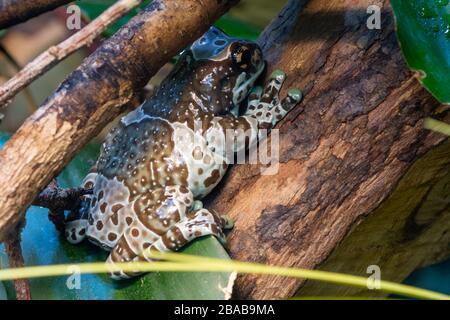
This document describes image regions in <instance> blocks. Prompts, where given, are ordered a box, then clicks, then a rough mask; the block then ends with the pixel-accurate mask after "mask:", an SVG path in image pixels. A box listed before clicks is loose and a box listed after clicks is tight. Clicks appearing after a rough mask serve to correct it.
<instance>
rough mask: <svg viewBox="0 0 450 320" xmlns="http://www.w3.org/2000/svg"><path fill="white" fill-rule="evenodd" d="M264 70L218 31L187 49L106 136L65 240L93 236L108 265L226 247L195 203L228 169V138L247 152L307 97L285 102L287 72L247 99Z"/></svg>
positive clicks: (214, 219) (218, 222) (294, 94)
mask: <svg viewBox="0 0 450 320" xmlns="http://www.w3.org/2000/svg"><path fill="white" fill-rule="evenodd" d="M264 67H265V63H264V60H263V57H262V53H261V50H260V48H259V47H258V46H257V45H256V44H255V43H252V42H248V41H243V40H239V39H236V38H231V37H228V36H227V35H226V34H224V33H223V32H222V31H221V30H219V29H217V28H214V27H213V28H211V29H210V30H209V31H208V32H207V33H206V34H205V35H204V36H203V37H202V38H200V39H199V40H197V41H196V42H195V43H194V44H193V45H192V46H191V47H190V49H188V50H185V51H184V52H183V53H182V55H181V57H180V58H179V61H178V62H177V64H176V66H175V68H174V70H173V71H172V73H171V74H170V75H169V76H168V77H167V79H165V81H164V82H163V83H162V84H161V86H160V88H159V90H158V91H157V92H156V93H155V95H154V96H153V97H151V98H150V99H149V100H148V101H146V102H145V103H144V104H143V105H141V106H140V107H139V108H137V109H136V110H134V111H132V112H130V113H129V114H128V115H126V116H125V117H123V118H122V119H121V121H120V122H119V123H118V124H117V125H116V126H115V127H113V128H112V129H111V131H110V132H109V134H108V136H107V138H106V141H105V142H104V144H103V146H102V150H101V154H100V157H99V159H98V161H97V165H96V168H95V170H93V171H92V172H91V173H89V174H88V176H87V177H86V178H85V180H84V187H86V188H93V195H92V196H90V197H89V199H87V201H86V203H87V205H86V206H85V208H84V209H83V210H81V214H80V216H77V217H71V218H70V219H69V221H68V222H67V227H66V238H67V240H68V241H70V242H71V243H79V242H80V241H82V240H83V239H84V238H85V237H87V238H88V239H89V240H90V241H91V242H93V243H95V244H97V245H99V246H101V247H102V248H104V249H106V250H108V251H110V255H109V258H108V262H109V263H116V262H133V261H150V260H151V259H150V257H149V256H148V250H146V249H149V248H150V249H154V250H158V251H161V252H164V251H169V250H178V249H179V248H181V247H183V246H184V245H185V244H187V243H188V242H190V241H191V240H193V239H195V238H197V237H201V236H205V235H214V236H216V237H217V238H218V239H219V240H220V241H222V242H225V236H224V234H223V231H222V230H223V229H224V228H229V227H231V226H232V224H231V222H230V221H229V220H227V219H226V218H224V217H221V216H219V215H217V214H215V213H213V212H210V211H208V210H207V209H204V208H202V206H201V202H199V201H196V200H198V199H201V198H202V197H204V196H206V195H207V194H208V193H209V192H210V191H211V190H212V189H213V188H214V187H215V186H216V185H217V184H218V183H219V181H220V180H221V178H222V177H223V175H224V174H225V171H226V169H227V167H228V164H229V163H230V161H229V160H230V159H229V156H228V157H227V152H226V150H225V149H226V148H227V147H226V143H224V141H225V136H226V130H230V129H232V130H235V132H238V131H239V130H242V132H245V134H246V139H237V138H236V139H235V141H232V143H231V147H232V148H233V151H238V150H240V149H242V148H246V147H248V146H249V145H252V144H255V143H256V142H257V139H258V129H259V128H266V129H267V128H271V127H273V126H274V125H275V124H276V123H277V121H279V120H280V119H281V118H282V117H283V116H284V115H285V114H286V113H287V112H288V111H289V110H290V109H291V108H292V107H294V106H295V105H296V104H297V103H298V102H299V101H300V99H301V93H300V91H298V90H295V89H294V90H290V91H289V94H288V96H287V97H286V98H285V99H284V100H283V101H280V99H279V96H278V93H279V90H280V87H281V85H282V83H283V81H284V78H285V75H284V74H283V73H282V72H281V71H277V72H274V73H273V74H272V77H271V79H270V81H269V84H268V85H267V87H266V88H265V89H264V90H262V88H255V89H253V91H252V92H251V93H250V91H251V90H252V87H253V85H254V82H255V81H256V79H257V78H258V77H259V75H260V74H261V72H262V71H263V69H264ZM249 93H250V95H249ZM247 96H249V103H248V107H247V110H246V112H245V113H244V114H243V115H241V116H239V104H240V103H241V102H242V101H243V100H244V99H245V98H246V97H247ZM232 132H233V131H232ZM227 144H228V145H229V141H227ZM136 274H137V273H129V272H128V273H125V272H114V273H113V275H112V276H113V278H117V279H121V278H129V277H131V276H134V275H136Z"/></svg>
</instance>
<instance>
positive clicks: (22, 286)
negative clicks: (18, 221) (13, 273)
mask: <svg viewBox="0 0 450 320" xmlns="http://www.w3.org/2000/svg"><path fill="white" fill-rule="evenodd" d="M21 231H22V226H17V227H16V228H14V230H12V231H11V233H10V234H9V235H8V237H7V239H6V240H5V251H6V254H7V256H8V262H9V266H10V267H11V268H23V267H24V266H25V263H24V260H23V255H22V247H21V245H20V238H21V236H20V234H21ZM14 288H15V291H16V299H17V300H31V291H30V284H29V282H28V279H17V280H14Z"/></svg>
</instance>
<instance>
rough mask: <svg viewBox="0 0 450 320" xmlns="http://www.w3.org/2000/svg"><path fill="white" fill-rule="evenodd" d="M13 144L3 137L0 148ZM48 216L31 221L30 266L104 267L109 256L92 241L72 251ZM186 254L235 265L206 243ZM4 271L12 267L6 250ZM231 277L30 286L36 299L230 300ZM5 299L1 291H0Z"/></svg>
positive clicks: (86, 157)
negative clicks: (99, 264)
mask: <svg viewBox="0 0 450 320" xmlns="http://www.w3.org/2000/svg"><path fill="white" fill-rule="evenodd" d="M8 138H9V136H8V135H6V134H2V133H0V148H1V147H2V146H3V144H4V143H5V142H6V141H7V139H8ZM98 150H99V145H96V144H91V145H88V146H86V147H85V148H84V149H83V150H82V151H81V152H80V153H79V154H78V155H77V156H76V157H75V158H74V159H73V160H72V161H71V162H70V164H69V165H68V166H67V167H66V168H65V169H64V171H63V172H62V173H61V174H60V175H59V177H58V182H59V183H60V185H61V186H62V187H69V186H72V187H73V186H77V185H79V184H80V182H81V180H82V179H83V177H84V176H85V175H86V173H87V172H88V171H89V169H90V167H91V166H92V165H93V163H94V161H95V159H96V158H97V155H98ZM47 213H48V212H47V210H46V209H44V208H39V207H31V208H30V209H29V210H28V212H27V215H26V226H25V229H24V231H23V234H22V248H23V254H24V258H25V264H26V265H27V266H33V265H51V264H62V263H69V264H70V263H74V264H75V263H81V262H99V261H104V260H105V259H106V257H107V254H108V253H107V252H106V251H103V250H102V249H100V248H99V247H97V246H94V245H92V244H90V243H89V242H88V241H85V242H83V243H82V244H80V245H71V244H70V243H68V242H67V241H66V240H65V239H64V238H63V237H61V236H60V235H59V234H58V233H57V231H56V230H55V228H54V226H53V224H52V223H51V222H49V220H48V219H47ZM182 251H183V252H185V253H189V254H194V255H204V256H210V257H217V258H222V259H229V256H228V254H227V253H226V251H225V250H224V249H223V247H222V246H221V244H220V243H219V242H218V241H217V240H216V239H215V238H213V237H205V238H202V239H199V240H197V241H194V242H193V243H191V244H190V245H188V246H186V248H185V249H184V250H182ZM0 267H2V268H5V267H7V259H6V256H5V253H4V249H3V247H0ZM228 278H229V273H227V272H224V273H190V272H177V273H173V272H168V273H160V272H155V273H149V274H146V275H144V276H141V277H138V278H136V279H132V280H128V281H113V280H111V279H110V278H109V277H108V276H107V275H93V274H83V275H81V287H80V289H79V290H78V289H72V290H70V289H69V288H68V287H67V285H66V283H67V281H68V280H69V282H70V279H69V278H67V277H49V278H35V279H31V280H30V286H31V292H32V296H33V298H34V299H224V293H223V292H222V291H221V290H220V288H223V287H226V285H227V283H228ZM5 286H6V289H7V292H8V296H9V297H13V296H14V288H13V285H12V283H10V282H8V283H5ZM0 299H1V287H0Z"/></svg>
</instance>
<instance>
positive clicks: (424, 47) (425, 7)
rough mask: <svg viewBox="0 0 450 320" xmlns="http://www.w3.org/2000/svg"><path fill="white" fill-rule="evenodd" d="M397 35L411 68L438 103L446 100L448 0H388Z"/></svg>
mask: <svg viewBox="0 0 450 320" xmlns="http://www.w3.org/2000/svg"><path fill="white" fill-rule="evenodd" d="M391 5H392V8H393V9H394V13H395V17H396V22H397V37H398V40H399V42H400V46H401V48H402V51H403V55H404V57H405V59H406V61H407V63H408V65H409V66H410V68H411V69H413V70H417V71H418V72H419V74H420V75H421V78H420V81H421V82H422V83H423V85H424V86H425V87H426V88H427V89H428V90H429V91H430V92H431V93H432V94H433V95H434V96H435V97H436V98H437V99H438V100H439V101H441V102H442V103H450V87H449V83H450V76H449V75H450V1H449V0H412V1H406V0H392V1H391Z"/></svg>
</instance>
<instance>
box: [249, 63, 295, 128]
mask: <svg viewBox="0 0 450 320" xmlns="http://www.w3.org/2000/svg"><path fill="white" fill-rule="evenodd" d="M285 80H286V74H285V73H284V72H283V71H281V70H275V71H274V72H273V73H272V74H271V76H270V79H269V82H268V84H267V85H266V87H265V88H264V91H263V90H262V89H261V87H255V88H254V89H253V90H252V92H251V93H250V95H249V98H248V108H247V111H246V113H245V116H250V117H252V118H254V119H256V120H257V121H258V127H259V128H266V129H270V128H272V127H274V126H275V125H276V124H277V122H278V121H280V120H281V119H282V118H283V117H284V116H285V115H286V114H287V113H288V112H289V111H290V110H291V109H292V108H294V107H295V106H296V105H297V104H298V103H299V102H300V101H301V100H302V92H301V91H300V90H299V89H290V90H289V91H288V94H287V96H286V98H284V99H283V100H282V101H281V100H280V97H279V93H280V89H281V87H282V86H283V83H284V81H285Z"/></svg>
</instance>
